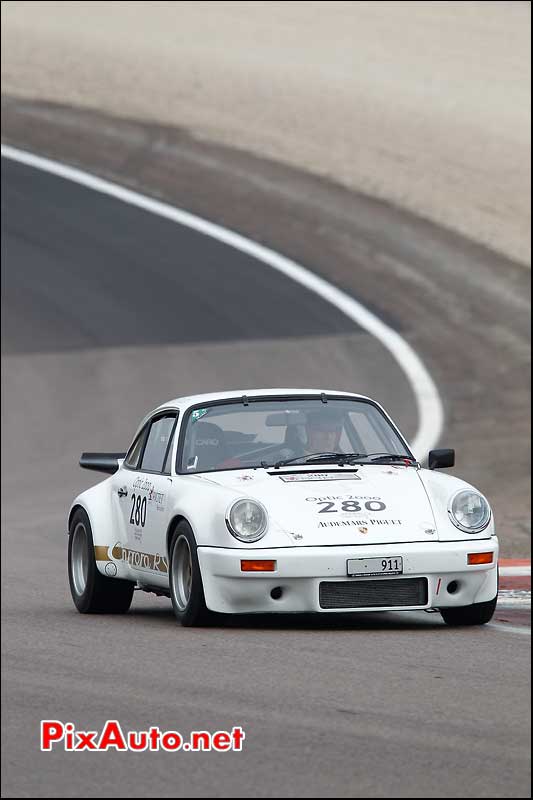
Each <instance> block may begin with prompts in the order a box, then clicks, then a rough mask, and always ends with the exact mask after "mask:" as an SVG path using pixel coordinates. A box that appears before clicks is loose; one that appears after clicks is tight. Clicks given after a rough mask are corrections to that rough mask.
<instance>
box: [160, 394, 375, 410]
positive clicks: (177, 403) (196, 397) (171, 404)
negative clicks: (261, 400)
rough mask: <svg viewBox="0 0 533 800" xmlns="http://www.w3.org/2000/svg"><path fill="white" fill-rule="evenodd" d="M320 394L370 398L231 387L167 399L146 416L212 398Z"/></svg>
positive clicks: (212, 399)
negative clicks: (223, 390)
mask: <svg viewBox="0 0 533 800" xmlns="http://www.w3.org/2000/svg"><path fill="white" fill-rule="evenodd" d="M321 394H325V395H329V396H332V395H337V396H341V397H353V398H355V399H357V400H370V398H369V397H365V395H362V394H354V393H353V392H343V391H339V390H337V389H232V390H230V391H226V392H209V393H205V394H193V395H189V396H187V397H177V398H175V399H174V400H169V401H168V402H166V403H163V404H162V405H160V406H158V407H157V408H156V409H154V411H152V412H151V414H149V415H148V416H152V414H154V413H156V412H159V411H164V410H165V409H167V408H174V409H175V408H177V409H180V410H181V411H184V410H185V409H187V408H190V407H191V406H195V405H198V404H201V403H211V402H213V401H214V400H238V399H240V398H241V397H250V398H252V397H278V396H280V397H287V396H291V395H294V396H296V397H297V396H300V397H301V396H306V395H309V396H314V397H316V396H318V397H320V395H321Z"/></svg>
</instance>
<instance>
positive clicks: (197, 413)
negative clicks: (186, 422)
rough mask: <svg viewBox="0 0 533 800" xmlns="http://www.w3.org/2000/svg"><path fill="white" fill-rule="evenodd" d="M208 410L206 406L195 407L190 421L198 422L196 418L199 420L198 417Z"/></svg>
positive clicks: (200, 417)
mask: <svg viewBox="0 0 533 800" xmlns="http://www.w3.org/2000/svg"><path fill="white" fill-rule="evenodd" d="M208 411H209V409H208V408H197V409H196V410H195V411H193V412H192V414H191V419H192V421H193V422H198V420H199V419H202V417H203V416H204V414H207V412H208Z"/></svg>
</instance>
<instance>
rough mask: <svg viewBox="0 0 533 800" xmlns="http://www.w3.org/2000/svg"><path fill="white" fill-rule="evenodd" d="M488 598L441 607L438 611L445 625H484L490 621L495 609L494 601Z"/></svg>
mask: <svg viewBox="0 0 533 800" xmlns="http://www.w3.org/2000/svg"><path fill="white" fill-rule="evenodd" d="M497 600H498V596H497V595H496V597H495V598H494V600H488V601H487V602H486V603H474V604H473V605H471V606H459V607H458V608H441V609H440V613H441V615H442V618H443V620H444V622H445V623H446V624H447V625H454V626H462V625H486V624H487V622H490V621H491V619H492V617H493V615H494V612H495V610H496V601H497Z"/></svg>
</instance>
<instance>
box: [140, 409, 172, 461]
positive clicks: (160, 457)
mask: <svg viewBox="0 0 533 800" xmlns="http://www.w3.org/2000/svg"><path fill="white" fill-rule="evenodd" d="M175 420H176V416H175V415H174V414H173V415H172V416H169V417H159V419H156V420H155V421H154V422H152V425H151V427H150V433H149V434H148V439H147V440H146V447H145V448H144V453H143V457H142V463H141V469H147V470H150V471H151V472H162V471H163V465H164V461H165V457H166V455H167V447H168V444H169V441H170V437H171V436H172V430H173V428H174V422H175Z"/></svg>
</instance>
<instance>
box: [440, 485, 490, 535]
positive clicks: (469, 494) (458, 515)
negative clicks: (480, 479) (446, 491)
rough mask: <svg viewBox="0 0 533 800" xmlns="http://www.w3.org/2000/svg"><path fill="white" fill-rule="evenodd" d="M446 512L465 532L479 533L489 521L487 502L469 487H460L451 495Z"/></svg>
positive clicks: (456, 525) (457, 526)
mask: <svg viewBox="0 0 533 800" xmlns="http://www.w3.org/2000/svg"><path fill="white" fill-rule="evenodd" d="M448 513H449V515H450V518H451V521H452V522H453V524H454V525H455V527H456V528H459V529H460V530H461V531H465V532H466V533H479V532H480V531H482V530H483V529H484V528H486V527H487V525H488V524H489V522H490V506H489V504H488V503H487V501H486V500H485V498H484V497H483V495H481V494H479V492H474V491H472V490H471V489H461V491H459V492H457V494H455V495H454V496H453V497H452V499H451V502H450V505H449V507H448Z"/></svg>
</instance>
